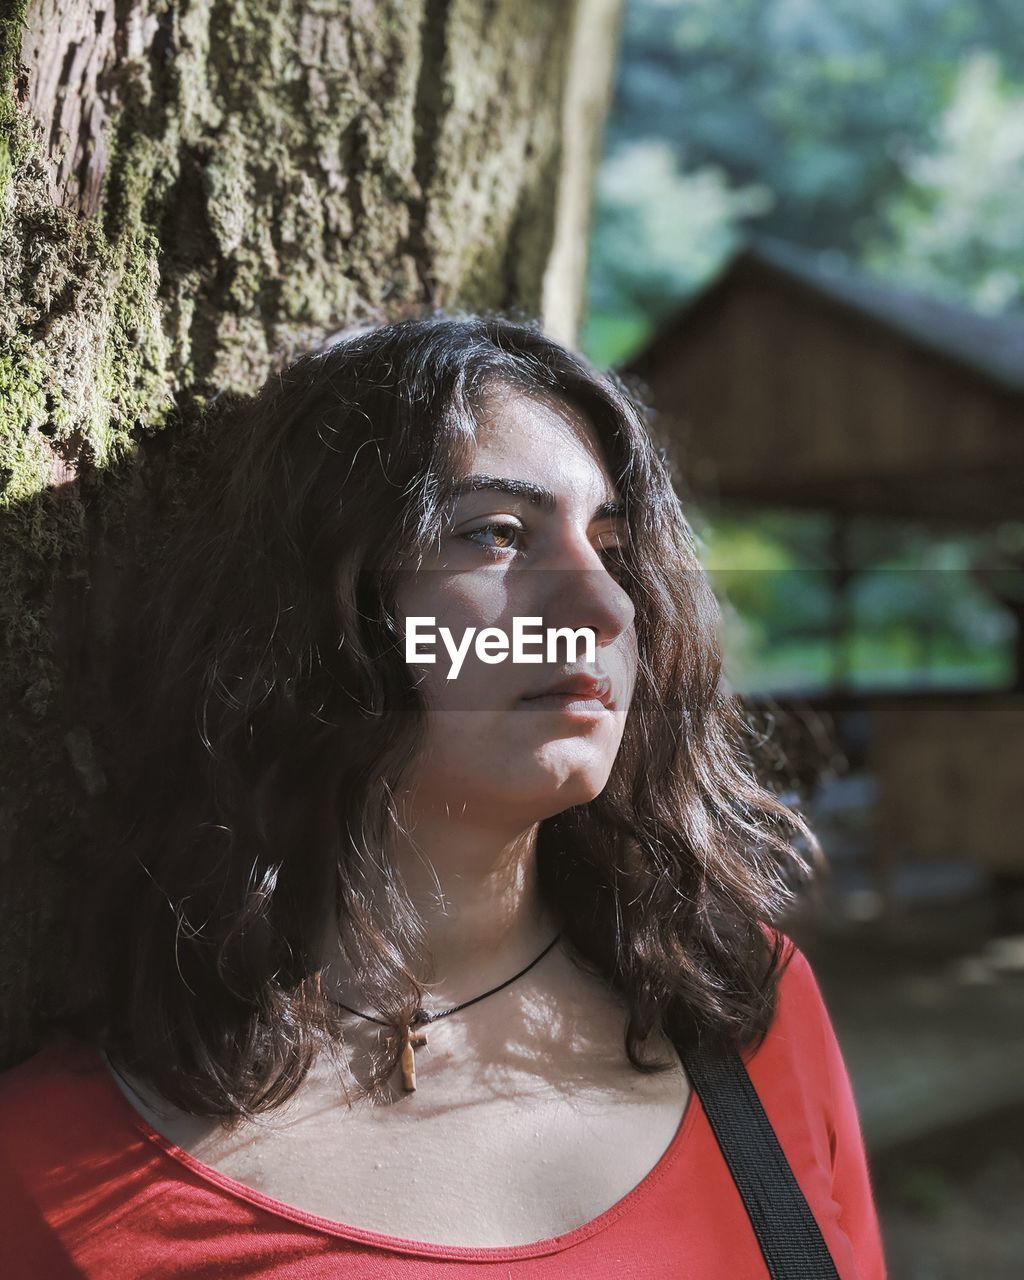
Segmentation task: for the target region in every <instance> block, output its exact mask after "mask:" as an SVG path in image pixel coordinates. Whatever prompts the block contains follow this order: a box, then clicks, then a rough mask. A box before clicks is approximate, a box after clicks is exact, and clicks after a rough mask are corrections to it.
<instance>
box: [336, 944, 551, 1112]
mask: <svg viewBox="0 0 1024 1280" xmlns="http://www.w3.org/2000/svg"><path fill="white" fill-rule="evenodd" d="M561 936H562V935H561V934H560V933H556V934H555V936H554V937H553V938H552V939H551V941H550V942H549V943H548V945H547V946H546V947H545V948H544V950H543V951H542V952H541V953H540V955H539V956H537V957H535V959H533V960H531V961H530V963H529V964H528V965H527V966H526V968H525V969H520V970H519V972H518V973H515V974H513V975H512V977H511V978H506V979H505V981H504V982H501V983H499V984H498V986H496V987H492V988H491V989H490V991H485V992H484V993H483V995H479V996H474V997H473V998H472V1000H464V1001H463V1002H462V1004H456V1005H452V1007H451V1008H450V1009H441V1010H438V1011H437V1012H436V1013H428V1012H427V1010H426V1009H424V1008H422V1007H417V1008H416V1009H415V1010H414V1011H413V1014H412V1017H411V1018H410V1019H409V1021H408V1022H407V1023H406V1024H405V1026H404V1027H403V1028H402V1032H401V1034H402V1084H403V1085H404V1087H405V1089H406V1092H409V1093H411V1092H412V1091H413V1090H414V1089H415V1088H416V1058H415V1055H414V1053H413V1050H414V1049H418V1048H419V1047H420V1046H421V1045H424V1044H426V1043H427V1036H426V1032H424V1031H420V1030H418V1028H419V1027H423V1026H426V1024H427V1023H428V1022H437V1021H438V1019H439V1018H448V1017H451V1015H452V1014H453V1013H458V1012H459V1011H460V1010H462V1009H468V1008H469V1006H470V1005H471V1004H476V1002H477V1001H478V1000H485V999H486V998H487V997H488V996H493V995H494V993H495V992H496V991H501V990H502V988H504V987H507V986H510V985H511V984H512V983H513V982H515V981H516V979H517V978H521V977H522V976H523V974H524V973H529V972H530V970H531V969H532V968H533V966H534V965H535V964H539V963H540V961H541V960H543V959H544V957H545V956H546V955H547V953H548V952H549V951H550V950H551V948H552V947H553V946H554V945H555V943H556V942H557V941H558V940H559V938H560V937H561ZM330 1000H331V1003H332V1004H336V1005H337V1006H338V1007H339V1008H341V1009H345V1010H346V1011H347V1012H348V1013H353V1014H355V1016H356V1017H357V1018H365V1019H366V1021H367V1022H376V1023H377V1024H378V1025H379V1026H382V1027H390V1026H391V1025H392V1023H390V1022H388V1021H387V1019H386V1018H375V1017H374V1016H373V1014H372V1013H360V1011H359V1010H358V1009H353V1008H351V1007H350V1006H349V1005H347V1004H343V1003H342V1001H341V1000H335V999H334V997H333V996H332V997H330Z"/></svg>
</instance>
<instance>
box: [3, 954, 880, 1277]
mask: <svg viewBox="0 0 1024 1280" xmlns="http://www.w3.org/2000/svg"><path fill="white" fill-rule="evenodd" d="M747 1066H748V1070H749V1072H750V1076H751V1079H752V1080H753V1082H754V1085H755V1087H756V1089H757V1091H758V1093H759V1095H760V1097H761V1100H762V1102H763V1104H764V1107H765V1110H766V1111H767V1113H768V1117H769V1119H770V1120H771V1122H772V1125H773V1126H774V1128H775V1131H776V1133H777V1134H778V1136H779V1140H780V1142H781V1143H782V1146H783V1148H784V1150H785V1152H786V1155H787V1156H788V1158H789V1161H790V1164H791V1165H792V1167H793V1171H794V1173H795V1174H796V1177H797V1179H798V1180H799V1182H800V1185H801V1187H802V1188H803V1191H804V1194H805V1195H806V1197H807V1200H808V1202H809V1204H810V1206H811V1208H812V1210H813V1212H814V1214H815V1217H816V1218H817V1220H818V1223H819V1225H820V1227H821V1230H822V1234H823V1235H824V1237H825V1240H826V1242H827V1244H828V1246H829V1249H830V1251H831V1253H832V1256H833V1258H834V1259H835V1263H836V1267H837V1269H838V1271H839V1274H840V1276H841V1277H842V1280H885V1264H884V1261H883V1257H882V1246H881V1241H880V1238H879V1228H878V1221H877V1218H876V1216H875V1208H874V1204H873V1201H872V1194H871V1186H870V1182H869V1178H868V1171H867V1166H866V1162H865V1156H864V1148H863V1143H862V1140H861V1134H860V1128H859V1124H858V1119H857V1113H856V1111H855V1109H854V1102H853V1096H852V1094H851V1091H850V1084H849V1080H848V1077H847V1073H846V1070H845V1067H844V1065H843V1060H842V1057H841V1056H840V1052H839V1046H838V1045H837V1043H836V1039H835V1035H834V1033H833V1030H832V1026H831V1023H830V1021H829V1017H828V1014H827V1012H826V1010H825V1006H824V1004H823V1003H822V998H821V993H820V991H819V989H818V986H817V983H816V981H815V978H814V975H813V974H812V972H811V969H810V967H809V966H808V964H807V961H806V959H805V958H804V956H803V954H802V953H801V952H799V951H797V952H796V954H795V955H794V958H793V961H792V963H791V964H790V966H789V968H788V969H787V971H786V973H785V975H784V976H783V979H782V982H781V984H780V997H779V1007H778V1013H777V1015H776V1018H775V1020H774V1022H773V1025H772V1028H771V1030H770V1031H769V1033H768V1036H767V1037H766V1039H765V1040H764V1041H763V1043H762V1044H761V1046H760V1048H759V1049H758V1050H757V1052H756V1053H754V1055H753V1056H752V1057H750V1058H749V1060H748V1063H747ZM0 1226H2V1230H0V1273H2V1274H3V1275H4V1276H5V1277H7V1278H8V1280H22V1278H24V1280H68V1278H69V1277H73V1276H75V1277H83V1276H84V1277H90V1278H95V1280H122V1278H123V1280H127V1278H128V1277H131V1278H132V1280H136V1278H137V1277H145V1278H146V1280H159V1278H162V1277H172V1276H178V1275H180V1274H181V1273H182V1272H186V1273H187V1274H188V1275H189V1277H191V1278H192V1280H204V1278H205V1280H224V1277H227V1276H231V1277H249V1276H252V1277H255V1276H259V1277H261V1278H264V1280H265V1278H267V1277H270V1278H271V1280H328V1278H330V1280H345V1278H348V1277H352V1278H353V1280H354V1278H356V1277H358V1280H385V1278H387V1280H391V1278H398V1277H402V1278H403V1280H428V1278H429V1280H441V1278H442V1277H444V1278H445V1280H455V1278H456V1277H458V1278H459V1280H468V1276H469V1275H470V1274H472V1275H473V1277H474V1278H475V1280H477V1278H478V1280H541V1277H543V1278H544V1280H554V1278H555V1277H557V1278H558V1280H595V1277H598V1278H599V1277H614V1280H634V1278H636V1280H639V1278H640V1277H642V1278H643V1280H669V1278H670V1277H671V1278H672V1280H678V1278H679V1277H680V1276H683V1275H685V1276H686V1277H687V1280H721V1277H722V1276H728V1277H729V1278H730V1280H764V1278H765V1277H766V1276H767V1274H768V1272H767V1268H766V1267H765V1264H764V1261H763V1259H762V1256H761V1253H760V1250H759V1249H758V1246H757V1242H756V1240H755V1238H754V1234H753V1230H752V1228H751V1226H750V1222H749V1219H748V1218H747V1216H746V1212H745V1210H744V1208H743V1203H742V1201H741V1200H740V1197H739V1193H738V1192H737V1190H736V1187H735V1184H734V1183H733V1181H732V1178H731V1176H730V1174H729V1171H728V1169H727V1167H726V1165H725V1162H724V1160H723V1159H722V1155H721V1153H720V1151H719V1149H718V1145H717V1143H716V1142H715V1139H714V1136H713V1134H712V1132H711V1129H710V1127H709V1125H708V1122H707V1119H706V1117H705V1115H704V1111H703V1109H702V1107H701V1105H700V1100H699V1098H698V1097H697V1095H696V1093H694V1092H691V1095H690V1099H689V1102H688V1104H687V1108H686V1112H685V1114H684V1116H683V1119H682V1121H681V1122H680V1125H679V1128H678V1130H677V1131H676V1134H675V1136H674V1137H673V1139H672V1141H671V1142H670V1144H669V1146H668V1147H667V1148H666V1150H665V1152H664V1154H663V1155H662V1156H661V1159H660V1160H659V1161H658V1163H657V1164H656V1165H655V1166H654V1168H653V1169H652V1170H651V1171H650V1172H649V1173H648V1174H647V1176H646V1177H645V1178H644V1179H643V1180H642V1181H641V1182H640V1183H639V1184H638V1185H637V1186H636V1187H634V1188H633V1190H632V1191H631V1192H629V1194H628V1195H626V1196H624V1197H623V1198H622V1199H621V1200H619V1201H618V1203H616V1204H614V1205H613V1206H612V1207H611V1208H610V1209H607V1210H606V1211H605V1212H604V1213H602V1214H600V1215H599V1216H598V1217H596V1218H594V1219H593V1220H592V1221H590V1222H588V1223H585V1224H584V1225H583V1226H581V1227H577V1228H575V1229H574V1230H572V1231H567V1232H565V1233H564V1234H562V1235H559V1236H553V1237H551V1238H549V1239H547V1240H537V1241H535V1242H534V1243H532V1244H524V1245H517V1246H514V1247H507V1248H486V1249H480V1248H476V1249H470V1248H464V1247H455V1246H447V1245H440V1244H423V1243H417V1242H416V1241H415V1240H403V1239H398V1238H396V1237H393V1236H387V1235H383V1234H381V1233H380V1232H377V1231H365V1230H362V1229H360V1228H358V1227H350V1226H346V1225H344V1224H343V1223H340V1222H333V1221H331V1220H330V1219H328V1218H321V1217H318V1216H316V1215H315V1214H312V1213H306V1212H304V1211H303V1210H301V1209H296V1208H292V1207H291V1206H289V1205H286V1204H283V1203H282V1202H281V1201H278V1200H273V1199H271V1198H270V1197H269V1196H265V1195H262V1194H261V1193H260V1192H258V1191H254V1190H252V1189H251V1188H249V1187H247V1186H245V1185H244V1184H243V1183H240V1182H236V1181H234V1180H233V1179H232V1178H228V1177H226V1176H225V1175H224V1174H221V1173H218V1172H217V1171H216V1170H215V1169H212V1168H210V1167H209V1166H207V1165H204V1164H202V1163H201V1162H200V1161H199V1160H196V1159H195V1158H194V1157H192V1156H191V1155H189V1154H188V1153H187V1152H185V1151H183V1150H182V1149H181V1148H179V1147H176V1146H174V1145H173V1144H172V1143H169V1142H168V1141H166V1140H165V1139H164V1138H163V1137H162V1136H161V1135H160V1134H158V1133H157V1132H156V1131H155V1130H154V1129H152V1128H151V1127H150V1125H149V1124H148V1123H147V1122H146V1121H145V1120H144V1119H143V1118H142V1117H141V1116H140V1115H139V1114H138V1113H137V1112H136V1111H135V1109H134V1107H132V1105H131V1104H130V1103H129V1102H128V1101H127V1099H126V1098H125V1097H124V1095H123V1094H122V1093H121V1091H120V1089H119V1088H118V1086H117V1084H116V1083H115V1082H114V1080H113V1078H112V1077H111V1076H110V1074H109V1072H108V1069H107V1067H106V1066H105V1064H104V1063H103V1061H102V1060H101V1059H100V1057H99V1055H98V1053H97V1051H96V1050H95V1049H93V1048H90V1047H86V1046H80V1045H75V1046H74V1047H71V1046H70V1045H68V1044H60V1043H58V1042H52V1043H51V1044H49V1045H48V1046H47V1047H45V1048H44V1049H42V1050H40V1051H39V1052H38V1053H37V1054H36V1055H35V1056H34V1057H32V1058H30V1059H28V1061H26V1062H23V1063H22V1064H21V1065H20V1066H17V1067H14V1068H12V1069H11V1070H9V1071H6V1072H4V1073H3V1074H2V1075H0Z"/></svg>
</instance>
